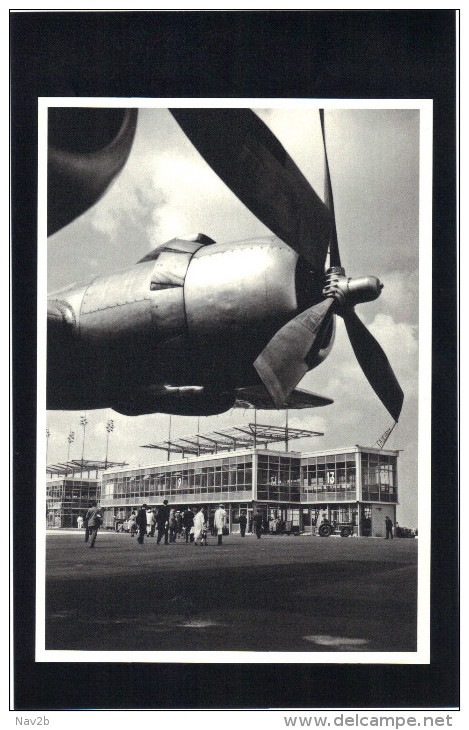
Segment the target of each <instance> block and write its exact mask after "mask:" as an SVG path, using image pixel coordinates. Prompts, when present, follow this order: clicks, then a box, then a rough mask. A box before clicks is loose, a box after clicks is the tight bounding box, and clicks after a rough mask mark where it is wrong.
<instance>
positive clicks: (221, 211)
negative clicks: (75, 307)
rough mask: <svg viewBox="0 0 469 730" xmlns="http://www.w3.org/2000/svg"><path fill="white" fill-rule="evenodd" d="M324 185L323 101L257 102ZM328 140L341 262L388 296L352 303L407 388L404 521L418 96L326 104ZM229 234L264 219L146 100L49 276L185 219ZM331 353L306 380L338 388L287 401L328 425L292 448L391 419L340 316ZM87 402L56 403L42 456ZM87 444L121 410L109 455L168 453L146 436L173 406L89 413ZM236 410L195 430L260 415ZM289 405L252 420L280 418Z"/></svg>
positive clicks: (413, 493) (99, 450) (404, 489)
mask: <svg viewBox="0 0 469 730" xmlns="http://www.w3.org/2000/svg"><path fill="white" fill-rule="evenodd" d="M256 112H257V113H258V114H259V116H260V117H261V118H262V119H263V120H264V121H265V122H266V123H267V124H268V126H269V127H270V128H271V130H272V131H273V132H274V134H275V135H276V136H277V137H278V139H279V140H280V141H281V142H282V144H283V145H284V147H285V148H286V150H287V151H288V153H289V154H290V155H291V157H292V158H293V159H294V160H295V162H296V163H297V165H298V166H299V167H300V169H301V170H302V172H303V173H304V175H305V176H306V177H307V179H308V180H309V181H310V183H311V184H312V186H313V187H314V189H315V190H316V191H317V193H318V194H319V195H320V196H321V197H323V180H324V166H323V153H322V143H321V136H320V126H319V117H318V113H317V111H316V110H314V109H311V108H308V109H301V110H300V109H256ZM326 127H327V143H328V154H329V164H330V169H331V177H332V185H333V191H334V201H335V208H336V218H337V229H338V237H339V245H340V252H341V258H342V263H343V265H344V266H345V269H346V273H347V275H348V276H361V275H366V274H371V275H374V276H378V277H379V278H380V279H381V281H382V282H383V283H384V289H383V292H382V295H381V297H380V298H379V299H378V300H377V301H376V302H372V303H368V304H363V305H360V306H359V307H357V312H358V314H359V316H360V318H361V319H362V320H363V321H364V323H365V324H366V325H367V326H368V327H369V329H370V330H371V332H372V333H373V335H374V336H375V337H376V338H377V339H378V341H379V342H380V343H381V345H382V347H383V348H384V350H385V352H386V354H387V356H388V358H389V360H390V362H391V365H392V367H393V369H394V372H395V373H396V376H397V378H398V380H399V382H400V384H401V387H402V389H403V391H404V405H403V409H402V414H401V418H400V421H399V424H398V426H397V427H396V428H395V430H394V432H393V434H392V435H391V437H390V439H389V441H388V442H387V444H386V448H387V447H389V448H391V449H402V453H401V455H400V458H399V489H400V502H401V505H400V507H399V508H398V521H399V522H400V524H403V525H407V526H416V525H417V405H418V403H417V385H418V276H419V258H418V234H419V210H418V201H419V112H418V110H415V109H330V110H328V111H326ZM197 232H200V233H205V234H206V235H208V236H210V237H211V238H213V239H214V240H215V241H217V242H219V243H222V242H226V241H236V240H240V239H243V238H249V237H253V236H258V235H265V234H268V233H270V232H269V231H268V229H266V228H265V227H264V226H263V225H262V224H261V223H260V222H259V221H258V220H257V219H256V218H255V217H254V216H253V215H252V214H251V213H250V212H249V211H248V210H247V209H246V208H245V207H244V206H243V205H242V203H240V202H239V201H238V199H237V198H236V197H235V196H234V195H233V194H232V193H231V192H230V191H229V190H228V188H227V187H226V186H225V185H224V184H223V183H222V182H221V181H220V180H219V178H218V177H217V176H216V175H215V173H214V172H212V170H211V169H210V168H209V167H208V165H207V164H206V163H205V162H204V161H203V159H202V158H201V157H200V155H199V154H198V152H197V151H196V150H195V148H194V147H193V146H192V145H191V143H190V142H189V141H188V140H187V138H186V137H185V136H184V134H183V133H182V131H181V130H180V128H179V127H178V125H177V123H176V122H175V120H174V119H173V117H172V116H171V114H170V113H169V112H168V111H167V110H165V109H142V110H141V111H140V113H139V120H138V126H137V132H136V136H135V141H134V145H133V148H132V151H131V154H130V157H129V160H128V162H127V164H126V166H125V168H124V170H123V172H122V173H121V175H120V176H119V177H118V179H117V180H116V181H115V182H114V184H113V185H112V187H111V188H110V190H109V191H108V192H107V193H106V195H105V196H104V197H103V199H102V200H101V201H100V202H99V203H98V204H97V205H96V206H94V207H93V208H92V209H91V210H89V211H88V212H87V213H85V214H84V215H83V216H81V217H80V218H78V219H77V220H75V221H74V222H73V223H72V224H70V225H69V226H67V227H66V228H64V229H62V230H61V231H59V232H58V233H56V234H55V235H54V236H51V237H50V238H49V241H48V290H49V291H53V290H55V289H58V288H60V287H63V286H66V285H69V284H72V283H73V282H76V283H78V282H83V281H89V280H90V279H91V278H93V277H94V276H97V275H103V274H107V273H111V272H113V271H116V270H117V269H119V268H123V267H125V266H128V265H130V264H132V263H134V262H136V261H138V260H139V259H140V258H141V257H142V256H143V255H144V254H145V253H146V252H148V251H149V250H151V249H152V248H154V247H155V246H156V245H157V244H159V243H161V242H163V241H166V240H169V239H171V238H174V237H175V236H177V235H183V234H187V233H197ZM337 320H338V321H337V335H336V341H335V345H334V348H333V350H332V353H331V354H330V356H329V357H328V358H327V360H326V361H325V362H324V363H323V364H322V365H321V366H319V367H318V368H316V369H315V370H313V371H312V372H310V373H308V374H307V375H306V376H305V378H304V379H303V381H302V382H301V383H300V387H302V388H306V389H308V390H312V391H314V392H317V393H320V394H321V395H325V396H328V397H331V398H333V399H334V404H333V405H331V406H327V407H325V408H318V409H309V410H304V411H290V413H289V424H290V425H291V426H293V427H295V426H302V427H304V428H308V429H311V430H317V431H323V432H324V436H323V437H320V438H315V439H313V440H303V441H297V442H293V443H292V448H294V449H297V450H302V451H306V450H308V451H309V450H313V449H319V448H332V447H340V446H350V445H353V444H360V445H363V446H372V445H373V444H374V443H375V441H376V440H377V439H378V438H379V436H380V435H381V434H382V433H383V431H385V429H386V428H387V427H388V426H390V425H392V419H391V417H390V416H389V414H388V413H387V411H386V410H385V408H384V406H382V405H381V403H380V401H379V400H378V398H377V396H376V395H375V394H374V392H373V391H372V389H371V387H370V386H369V384H368V382H367V380H366V379H365V377H364V375H363V374H362V372H361V370H360V368H359V366H358V364H357V362H356V360H355V357H354V354H353V352H352V348H351V346H350V344H349V342H348V338H347V336H346V333H345V328H344V326H343V323H342V320H341V319H340V318H337ZM81 415H83V413H82V412H73V411H68V412H65V411H49V412H48V414H47V425H48V427H49V430H50V438H49V444H48V463H54V462H58V461H64V460H66V458H67V451H68V442H67V436H68V433H69V431H70V430H73V431H74V432H75V442H74V443H73V444H72V446H71V449H70V458H81V453H82V443H83V429H82V428H81V426H80V416H81ZM86 416H87V419H88V422H89V423H88V426H87V429H86V441H85V458H89V459H104V456H105V449H106V428H105V426H106V422H107V420H108V419H109V418H112V419H113V420H114V432H113V433H112V434H111V437H110V440H109V458H110V459H113V460H116V461H127V462H129V463H130V464H135V465H136V464H141V465H144V464H150V463H155V462H156V461H158V460H163V459H164V458H165V455H164V454H163V452H159V451H154V450H149V449H142V448H141V445H142V444H145V443H148V442H155V441H160V440H163V439H165V438H167V434H168V425H169V417H168V416H167V415H162V414H155V415H150V416H140V417H136V418H135V417H134V418H131V417H126V416H122V415H120V414H118V413H115V412H114V411H111V410H108V411H102V410H97V411H89V412H87V413H86ZM252 418H253V413H252V411H246V412H244V413H243V411H241V410H234V411H231V412H228V413H226V414H223V415H220V416H213V417H207V418H202V419H201V432H202V433H203V432H204V431H210V430H213V429H215V428H216V429H217V430H218V429H220V428H223V427H230V426H237V425H241V424H245V423H248V422H249V421H252ZM284 420H285V414H284V413H282V412H275V411H271V412H266V411H261V412H259V413H258V422H261V423H272V424H282V423H284ZM196 427H197V419H196V418H184V417H174V416H173V417H172V436H173V437H174V436H184V435H189V434H193V433H194V432H195V431H196Z"/></svg>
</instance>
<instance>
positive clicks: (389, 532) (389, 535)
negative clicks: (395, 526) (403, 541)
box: [384, 517, 393, 540]
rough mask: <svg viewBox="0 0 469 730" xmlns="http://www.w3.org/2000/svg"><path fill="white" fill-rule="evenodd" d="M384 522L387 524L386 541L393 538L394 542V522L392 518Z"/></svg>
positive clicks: (387, 518)
mask: <svg viewBox="0 0 469 730" xmlns="http://www.w3.org/2000/svg"><path fill="white" fill-rule="evenodd" d="M384 522H385V524H386V540H387V539H388V538H391V540H392V538H393V534H392V520H391V518H390V517H386V519H385V520H384Z"/></svg>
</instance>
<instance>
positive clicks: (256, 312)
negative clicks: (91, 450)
mask: <svg viewBox="0 0 469 730" xmlns="http://www.w3.org/2000/svg"><path fill="white" fill-rule="evenodd" d="M301 267H303V268H304V264H303V263H302V262H301V261H299V260H298V254H296V253H295V252H294V251H293V250H292V249H291V248H289V247H288V246H286V245H285V244H283V243H282V242H281V241H279V240H278V239H277V240H274V241H272V240H264V239H260V240H256V241H248V242H244V243H236V244H215V243H213V242H212V241H211V239H207V238H206V237H204V236H200V235H198V236H192V237H187V238H182V239H174V240H173V241H170V242H169V243H167V244H164V245H163V246H160V247H159V248H158V249H155V251H154V252H152V254H149V255H148V256H146V257H145V258H144V259H142V261H141V262H139V263H138V264H135V265H134V266H132V267H129V268H127V269H125V270H123V271H120V272H117V273H115V274H111V275H109V276H100V277H97V278H95V279H93V280H92V281H91V282H90V283H89V284H87V285H82V286H78V287H73V288H71V289H69V290H68V291H61V292H60V293H59V294H57V295H56V296H54V295H52V296H51V297H50V298H49V330H48V337H49V342H48V407H49V408H59V409H81V408H104V407H114V408H116V409H117V410H119V406H120V409H121V410H124V411H126V410H127V411H128V412H132V409H133V410H134V411H135V412H152V411H154V410H164V409H165V408H164V404H163V406H162V404H161V403H160V402H158V403H157V406H158V407H154V405H155V403H156V402H157V401H161V399H162V398H163V400H164V399H166V400H167V401H168V402H171V403H172V401H173V400H174V399H175V398H176V396H177V398H178V399H179V400H178V403H179V404H180V402H181V401H180V396H181V393H184V394H185V395H184V398H186V399H187V402H189V400H190V401H191V403H192V402H194V403H195V405H194V406H193V407H194V408H195V409H197V407H198V406H197V403H198V402H199V401H200V402H201V400H202V399H203V397H204V396H203V393H204V391H203V389H205V394H207V393H211V394H212V395H213V393H215V394H218V395H217V396H216V397H219V398H221V405H222V406H223V410H226V409H227V408H228V407H230V406H229V404H228V405H226V403H227V402H228V400H229V398H228V400H227V399H226V398H225V397H224V396H223V397H221V396H220V394H227V393H233V392H234V389H235V388H236V387H243V386H248V385H251V384H253V383H256V382H258V381H257V376H256V373H255V371H254V369H253V367H252V363H253V362H254V360H255V359H256V357H257V355H258V354H259V352H261V350H262V349H263V347H264V346H265V345H266V343H267V342H268V341H269V339H270V338H271V337H272V335H273V334H274V333H275V332H276V331H277V329H278V328H279V327H280V326H282V325H283V324H284V323H285V322H287V321H288V320H289V319H290V318H291V317H292V316H293V315H295V314H296V313H297V312H298V309H299V307H300V306H301V307H302V306H304V304H305V302H303V301H302V296H303V295H302V291H301V286H300V284H301V279H302V276H304V272H303V273H302V271H300V269H301ZM317 295H318V296H319V292H318V293H317ZM313 296H314V291H313ZM308 303H309V302H308ZM51 313H52V314H51ZM52 315H54V316H52ZM165 386H171V387H172V388H173V389H174V388H178V387H179V388H181V387H182V388H188V387H189V390H185V391H179V392H178V393H176V391H174V390H173V391H168V390H167V388H166V389H165ZM190 387H193V388H194V390H192V391H190ZM145 399H147V400H148V408H149V409H150V410H148V411H145V406H144V403H145ZM129 403H133V405H128V404H129ZM126 404H127V405H126ZM139 404H140V405H139ZM171 407H172V406H170V408H171ZM177 407H180V405H179V406H177ZM220 407H221V406H220ZM191 408H192V406H191Z"/></svg>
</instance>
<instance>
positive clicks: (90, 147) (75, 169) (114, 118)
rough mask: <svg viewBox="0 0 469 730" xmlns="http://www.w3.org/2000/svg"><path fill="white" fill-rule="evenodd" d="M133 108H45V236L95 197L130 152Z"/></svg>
mask: <svg viewBox="0 0 469 730" xmlns="http://www.w3.org/2000/svg"><path fill="white" fill-rule="evenodd" d="M136 126H137V109H89V108H78V107H77V108H75V107H70V108H62V107H60V108H59V107H58V108H51V109H49V129H48V132H49V140H48V141H49V149H48V160H47V176H48V180H47V235H48V236H50V235H52V234H53V233H55V232H56V231H58V230H60V229H61V228H63V227H64V226H66V225H67V224H68V223H71V222H72V221H73V220H74V219H75V218H77V217H78V216H79V215H82V213H84V212H85V211H86V210H88V208H91V206H92V205H94V204H95V203H97V202H98V200H99V199H100V198H101V197H102V195H103V194H104V193H105V191H106V190H107V188H108V187H109V185H110V184H111V182H112V181H113V180H114V178H115V177H116V175H117V174H118V173H119V172H120V171H121V170H122V168H123V167H124V165H125V162H126V160H127V158H128V156H129V154H130V149H131V147H132V142H133V139H134V135H135V129H136Z"/></svg>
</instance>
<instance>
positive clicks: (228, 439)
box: [142, 423, 324, 456]
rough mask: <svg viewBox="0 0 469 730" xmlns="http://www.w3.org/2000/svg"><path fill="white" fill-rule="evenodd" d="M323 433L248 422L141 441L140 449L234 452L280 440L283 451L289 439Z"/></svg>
mask: <svg viewBox="0 0 469 730" xmlns="http://www.w3.org/2000/svg"><path fill="white" fill-rule="evenodd" d="M312 436H324V434H323V433H321V431H309V430H307V429H304V428H289V427H288V426H268V425H265V424H260V423H248V424H247V425H246V426H234V427H232V428H226V429H221V430H220V431H211V432H209V433H204V434H202V433H199V434H196V435H195V436H185V437H184V438H178V439H174V440H168V441H159V442H158V443H156V444H143V445H142V448H143V449H160V450H161V451H166V452H167V453H168V454H169V453H171V454H183V455H184V454H193V455H194V456H202V455H203V454H217V453H218V452H219V451H236V449H249V448H256V447H258V446H263V447H264V448H267V446H268V444H275V443H279V442H281V441H284V442H285V444H286V446H287V450H288V442H289V441H290V440H291V439H302V438H310V437H312Z"/></svg>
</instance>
